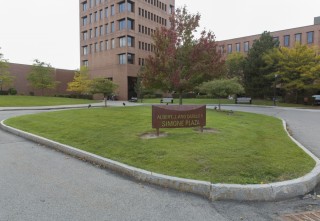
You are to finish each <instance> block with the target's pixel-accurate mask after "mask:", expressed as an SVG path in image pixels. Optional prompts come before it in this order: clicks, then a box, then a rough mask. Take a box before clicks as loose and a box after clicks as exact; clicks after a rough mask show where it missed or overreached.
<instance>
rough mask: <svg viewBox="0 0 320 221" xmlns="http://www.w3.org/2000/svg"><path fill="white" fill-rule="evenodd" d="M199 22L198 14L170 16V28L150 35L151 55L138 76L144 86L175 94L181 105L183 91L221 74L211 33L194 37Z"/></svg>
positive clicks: (183, 12)
mask: <svg viewBox="0 0 320 221" xmlns="http://www.w3.org/2000/svg"><path fill="white" fill-rule="evenodd" d="M199 21H200V15H199V14H189V12H188V11H187V9H186V7H183V8H178V9H177V10H176V12H175V14H173V15H172V16H171V17H170V28H167V27H161V29H156V31H155V33H154V34H153V41H154V49H155V50H154V55H151V56H149V57H148V58H147V59H146V65H145V68H144V71H143V72H142V73H141V77H142V78H143V82H144V84H145V85H146V86H147V87H151V88H154V89H161V90H162V91H164V92H177V93H178V94H179V97H180V99H179V100H180V102H179V103H180V104H182V94H183V93H184V92H186V91H190V90H193V89H194V88H195V87H196V86H197V85H199V84H201V83H202V82H203V81H207V80H211V79H213V78H214V77H217V76H219V75H220V74H221V69H222V64H223V61H221V59H220V58H221V55H220V54H219V53H217V50H216V47H217V45H216V42H215V36H214V34H213V33H212V32H211V31H209V32H206V31H202V32H201V35H200V37H199V39H196V38H195V37H194V33H195V32H196V29H197V28H198V27H199Z"/></svg>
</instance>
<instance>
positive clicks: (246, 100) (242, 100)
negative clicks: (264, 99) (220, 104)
mask: <svg viewBox="0 0 320 221" xmlns="http://www.w3.org/2000/svg"><path fill="white" fill-rule="evenodd" d="M235 103H236V104H240V103H241V104H243V103H249V104H251V103H252V99H251V97H237V98H236V99H235Z"/></svg>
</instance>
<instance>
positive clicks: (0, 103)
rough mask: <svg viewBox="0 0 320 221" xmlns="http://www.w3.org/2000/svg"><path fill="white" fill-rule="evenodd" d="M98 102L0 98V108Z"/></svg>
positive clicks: (56, 98)
mask: <svg viewBox="0 0 320 221" xmlns="http://www.w3.org/2000/svg"><path fill="white" fill-rule="evenodd" d="M95 102H97V101H92V100H85V99H72V98H61V97H40V96H0V107H32V106H55V105H71V104H90V103H95Z"/></svg>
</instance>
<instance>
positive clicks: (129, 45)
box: [127, 36, 134, 47]
mask: <svg viewBox="0 0 320 221" xmlns="http://www.w3.org/2000/svg"><path fill="white" fill-rule="evenodd" d="M127 42H128V47H134V38H133V37H131V36H128V40H127Z"/></svg>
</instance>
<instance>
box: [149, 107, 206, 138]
mask: <svg viewBox="0 0 320 221" xmlns="http://www.w3.org/2000/svg"><path fill="white" fill-rule="evenodd" d="M205 125H206V105H170V106H167V105H166V106H164V105H152V128H155V129H156V130H157V136H159V134H160V128H186V127H200V130H201V132H203V127H204V126H205Z"/></svg>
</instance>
